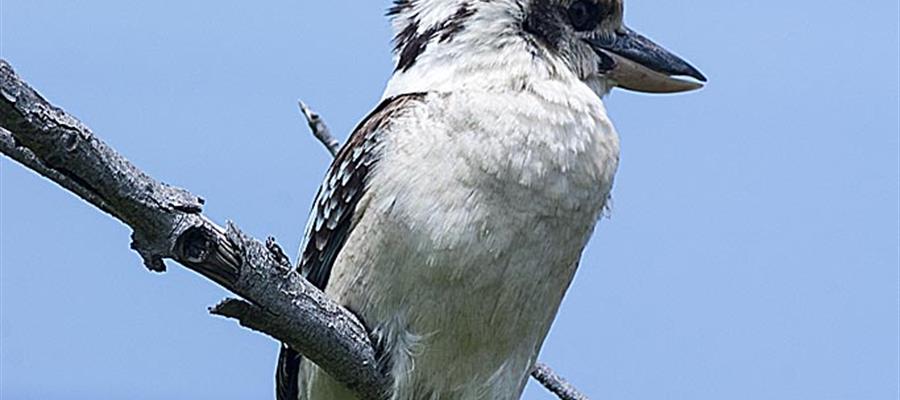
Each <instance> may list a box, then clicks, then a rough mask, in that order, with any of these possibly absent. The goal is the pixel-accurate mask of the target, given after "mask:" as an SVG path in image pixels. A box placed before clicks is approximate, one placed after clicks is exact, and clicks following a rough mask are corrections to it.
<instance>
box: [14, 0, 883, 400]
mask: <svg viewBox="0 0 900 400" xmlns="http://www.w3.org/2000/svg"><path fill="white" fill-rule="evenodd" d="M387 3H388V1H387V0H382V1H371V2H366V1H357V0H354V1H350V0H335V1H310V0H305V1H300V0H295V1H266V2H250V1H216V2H212V1H206V2H201V1H177V2H176V1H88V0H81V1H63V0H58V1H47V0H2V2H0V13H2V15H0V23H2V27H0V34H2V37H0V45H2V49H0V54H2V57H3V58H4V59H7V60H9V61H10V62H11V63H12V64H13V66H14V67H15V68H16V70H17V71H18V72H19V74H20V75H22V76H23V77H24V78H26V79H27V80H28V81H29V82H30V83H32V84H33V85H34V86H35V87H36V88H38V89H39V90H40V91H41V92H42V93H43V94H44V95H46V96H47V97H48V98H49V99H51V100H52V101H53V102H54V103H56V104H58V105H61V106H63V107H64V108H66V109H67V110H68V111H70V112H72V113H74V114H75V115H77V116H79V117H80V118H82V119H83V120H84V121H85V122H86V123H87V124H88V125H89V126H91V127H92V128H93V129H94V130H95V132H96V133H97V134H99V135H100V136H101V137H103V138H104V139H105V140H107V141H108V142H109V143H111V144H112V145H113V146H115V147H116V148H117V149H119V150H120V151H122V152H123V153H124V154H125V155H126V156H128V157H129V158H130V159H132V160H133V161H134V162H135V163H137V165H139V166H140V167H142V168H144V169H146V170H147V171H149V172H150V173H151V174H152V175H154V176H156V177H158V178H161V179H164V180H166V181H167V182H170V183H173V184H176V185H180V186H184V187H187V188H189V189H191V190H192V191H194V192H195V193H198V194H201V195H203V196H205V197H206V198H207V199H209V206H208V208H207V211H208V213H209V215H211V216H212V217H214V218H215V219H216V220H218V221H224V220H226V219H233V220H235V221H237V222H238V223H239V224H240V225H241V226H242V227H244V228H245V229H246V230H248V231H249V232H250V233H252V234H254V235H256V236H257V237H265V236H266V235H269V234H273V235H275V236H277V237H278V238H279V239H280V241H281V242H282V244H283V245H284V246H285V247H286V248H288V249H290V253H291V254H293V253H294V249H295V248H296V246H297V244H298V242H299V240H300V237H299V236H300V234H301V230H302V227H303V225H304V222H305V219H306V213H307V211H308V209H309V205H310V202H311V200H312V197H313V195H314V192H315V190H316V187H317V185H318V183H319V180H320V178H321V175H322V174H323V172H324V170H325V168H326V167H327V164H328V159H329V157H328V155H327V154H326V153H325V151H323V149H322V148H321V147H320V146H319V145H318V144H317V143H316V142H315V141H314V140H313V139H312V138H311V137H310V136H309V135H308V134H307V131H306V129H305V127H304V125H303V122H302V120H301V119H300V117H299V115H298V113H297V110H296V107H295V100H297V99H298V98H303V99H304V100H306V101H308V102H309V103H311V104H312V105H314V106H315V108H316V109H317V110H319V111H320V112H321V113H322V114H323V115H324V116H325V117H326V118H327V119H328V121H329V122H330V123H331V126H332V128H333V129H334V131H335V132H336V133H339V134H340V135H341V137H344V136H345V134H346V132H348V131H349V130H350V129H351V128H352V126H353V125H355V124H356V122H357V121H358V120H359V119H360V118H362V117H363V116H364V115H365V114H366V112H367V111H368V110H369V109H371V108H372V107H373V106H374V105H375V103H376V101H377V99H378V98H379V96H380V93H381V90H382V88H383V85H384V83H385V81H386V79H387V78H388V76H389V73H390V71H391V63H390V56H389V40H390V33H389V31H388V27H387V23H386V21H385V19H384V18H383V17H382V14H383V10H384V9H385V8H386V7H387V5H388V4H387ZM627 9H628V11H627V17H626V19H627V21H628V22H629V23H630V24H631V25H632V26H633V27H634V28H636V29H638V30H639V31H642V32H644V33H646V34H647V35H649V36H651V37H653V38H655V39H657V40H658V41H660V42H661V43H663V44H665V45H666V46H667V47H669V48H671V49H673V50H675V51H676V52H678V53H679V54H681V55H683V56H685V57H686V58H688V59H689V60H691V61H692V62H693V63H694V64H696V65H697V66H698V67H700V68H701V69H702V70H703V71H704V72H705V73H706V74H707V75H709V77H710V79H711V84H710V85H709V87H708V88H707V89H705V90H703V91H701V92H698V93H693V94H689V95H683V96H663V97H651V96H644V95H634V94H629V93H625V92H615V93H614V94H613V95H612V96H611V97H610V98H609V99H608V100H607V104H608V107H609V111H610V113H611V115H612V117H613V119H614V121H615V123H616V125H617V127H618V129H619V131H620V132H621V135H622V142H623V156H622V165H621V170H620V173H619V175H618V180H617V182H616V188H615V194H614V196H615V207H614V210H613V213H612V218H611V219H609V220H606V221H603V222H602V225H601V226H600V228H599V230H598V231H597V233H596V235H595V237H594V240H593V241H592V242H591V244H590V246H589V248H588V249H587V252H586V254H585V262H584V263H583V265H582V267H581V270H580V272H579V274H578V277H577V279H576V281H575V284H574V285H573V287H572V289H571V291H570V293H569V295H568V297H567V299H566V301H565V303H564V305H563V307H562V310H561V312H560V315H559V318H558V320H557V322H556V325H555V326H554V329H553V331H552V333H551V336H550V338H549V339H548V342H547V344H546V346H545V348H544V352H543V355H542V357H541V358H542V359H544V360H545V361H547V362H549V363H550V364H552V365H553V366H554V367H556V368H557V369H558V370H559V371H560V372H561V373H563V374H564V375H565V376H567V377H569V378H571V380H572V381H573V382H575V383H576V384H577V385H578V386H579V387H580V388H582V389H583V390H584V391H585V392H587V393H588V394H590V395H591V396H592V397H593V398H594V399H597V400H611V399H855V400H858V399H896V398H897V397H898V372H900V370H898V263H900V259H898V240H900V234H898V219H900V216H898V207H900V206H898V191H900V188H898V185H900V176H898V174H900V172H898V168H900V166H898V146H900V143H898V142H900V141H898V137H900V126H898V103H900V98H898V93H900V89H898V85H900V83H898V58H900V55H898V47H900V43H898V42H900V40H898V2H897V1H895V0H868V1H866V0H861V1H856V2H846V1H833V0H826V1H812V0H805V1H784V2H771V1H769V2H760V1H749V0H732V1H721V0H702V1H700V0H698V1H652V2H651V1H636V0H632V1H631V2H630V3H629V4H628V6H627ZM0 182H2V185H0V189H2V190H0V192H2V193H0V218H2V224H0V250H2V251H0V263H2V268H0V397H2V398H3V399H4V400H7V399H9V400H15V399H121V398H129V399H251V398H252V399H266V398H272V368H273V365H274V359H275V356H276V345H275V343H274V342H272V341H271V340H269V339H268V338H266V337H263V336H260V335H257V334H254V333H251V332H248V331H245V330H243V329H240V328H238V327H237V326H236V325H235V324H234V323H232V322H230V321H225V320H221V319H217V318H213V317H209V316H207V315H206V307H207V306H209V305H211V304H214V303H216V302H217V301H218V300H220V299H221V298H222V297H224V296H225V293H224V292H223V291H221V290H219V289H218V288H217V287H216V286H215V285H213V284H211V283H209V282H207V281H205V280H204V279H201V278H198V277H197V276H194V275H193V274H192V273H190V272H188V271H186V270H184V269H182V268H180V267H177V266H174V265H173V266H172V268H171V272H170V273H168V274H165V275H163V276H155V275H152V274H150V273H147V272H146V271H144V270H143V269H142V267H141V265H140V262H139V260H138V257H137V255H136V254H134V253H132V252H131V251H130V250H129V249H128V243H129V239H128V237H129V231H128V230H127V229H125V228H124V227H123V226H122V225H120V224H119V223H118V222H115V221H113V220H111V219H110V218H108V217H107V216H105V215H103V214H100V213H99V212H97V211H96V210H94V209H92V208H90V207H88V206H86V205H85V204H83V203H82V202H81V201H79V200H77V199H75V198H73V197H72V196H70V195H68V194H66V193H64V192H63V191H62V190H60V189H59V188H57V187H55V186H54V185H52V184H50V183H48V182H46V181H45V180H43V179H41V178H39V177H37V176H35V175H33V174H31V173H29V172H27V171H26V170H24V169H23V168H21V167H20V166H18V165H16V164H13V163H12V162H10V161H8V160H7V159H5V158H4V159H2V160H0ZM525 398H527V399H549V398H550V397H549V396H548V395H547V394H545V393H544V392H543V390H541V389H539V388H536V387H534V386H530V387H529V389H528V391H527V392H526V395H525Z"/></svg>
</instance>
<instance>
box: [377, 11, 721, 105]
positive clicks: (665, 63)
mask: <svg viewBox="0 0 900 400" xmlns="http://www.w3.org/2000/svg"><path fill="white" fill-rule="evenodd" d="M623 14H624V5H623V0H395V1H394V6H393V7H391V9H390V10H389V12H388V15H389V16H391V19H392V22H393V26H394V29H395V33H396V36H395V60H396V71H395V77H394V79H395V80H398V81H400V83H399V84H398V85H399V86H409V85H408V84H409V81H412V80H415V81H420V82H422V81H424V82H428V83H429V84H432V85H438V86H440V80H442V79H444V80H446V79H458V78H459V76H460V75H461V74H465V73H468V72H472V71H484V70H490V69H493V70H497V71H502V73H504V74H507V75H511V76H515V75H516V74H524V73H532V74H533V73H535V71H537V70H539V69H544V70H546V71H547V73H548V74H560V73H563V72H564V73H567V74H571V75H574V76H576V77H577V78H578V79H580V80H582V81H584V82H585V83H587V84H588V85H589V86H591V88H592V89H594V90H595V91H596V92H598V94H600V95H603V94H605V93H606V92H607V91H608V90H610V89H612V88H613V87H621V88H624V89H629V90H634V91H638V92H646V93H677V92H685V91H690V90H695V89H698V88H700V87H702V86H703V82H706V77H704V76H703V74H702V73H700V71H698V70H697V69H696V68H694V67H693V66H691V65H690V64H688V63H687V62H686V61H684V60H682V59H681V58H679V57H678V56H676V55H675V54H673V53H671V52H669V51H667V50H666V49H664V48H662V47H661V46H659V45H657V44H656V43H654V42H653V41H651V40H650V39H648V38H646V37H644V36H642V35H640V34H638V33H637V32H635V31H633V30H631V29H630V28H628V27H627V26H625V24H624V23H623ZM526 70H527V71H526ZM560 70H565V71H560ZM398 78H399V79H398ZM404 78H406V79H404Z"/></svg>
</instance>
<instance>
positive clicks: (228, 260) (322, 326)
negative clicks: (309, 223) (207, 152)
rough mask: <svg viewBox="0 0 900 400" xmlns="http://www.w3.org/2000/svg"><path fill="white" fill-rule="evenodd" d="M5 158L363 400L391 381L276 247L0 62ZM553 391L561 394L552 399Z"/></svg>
mask: <svg viewBox="0 0 900 400" xmlns="http://www.w3.org/2000/svg"><path fill="white" fill-rule="evenodd" d="M301 110H303V113H304V115H305V116H306V117H307V119H308V121H309V125H310V128H311V129H313V132H314V134H315V135H316V137H317V138H318V139H319V140H320V141H322V143H323V144H325V145H326V147H327V148H328V149H329V151H331V153H332V154H335V153H336V152H337V149H338V147H339V144H338V142H337V140H335V139H334V138H333V137H332V136H331V134H330V132H329V131H328V129H327V126H326V125H325V124H324V121H322V119H321V118H320V117H319V116H318V114H316V113H314V112H312V111H311V110H310V109H309V108H308V107H306V106H305V105H302V104H301ZM0 152H2V153H3V154H4V155H6V156H7V157H9V158H11V159H13V160H16V161H18V162H19V163H21V164H22V165H24V166H25V167H27V168H29V169H31V170H33V171H35V172H37V173H39V174H41V175H43V176H44V177H46V178H48V179H50V180H51V181H53V182H56V183H57V184H59V185H60V186H62V187H64V188H65V189H67V190H69V191H71V192H72V193H74V194H76V195H77V196H79V197H80V198H82V199H84V200H85V201H87V202H88V203H90V204H92V205H94V206H96V207H97V208H99V209H100V210H102V211H104V212H106V213H108V214H110V215H112V216H113V217H115V218H117V219H119V220H120V221H122V222H123V223H125V224H126V225H128V226H129V227H131V228H132V230H133V234H132V248H133V249H134V250H136V251H137V252H138V253H139V254H140V255H141V257H142V258H143V260H144V264H145V265H146V266H147V268H149V269H150V270H152V271H156V272H162V271H165V264H164V261H163V260H165V259H170V260H174V261H176V262H178V263H180V264H182V265H184V266H185V267H187V268H189V269H191V270H193V271H195V272H197V273H199V274H200V275H202V276H204V277H206V278H208V279H210V280H212V281H213V282H215V283H217V284H219V285H221V286H222V287H224V288H226V289H228V290H229V291H231V292H233V293H235V294H237V295H239V296H241V297H242V298H244V299H246V301H245V300H237V299H228V300H226V301H224V302H222V303H220V304H219V305H217V306H215V307H213V308H211V309H210V311H211V312H212V313H213V314H216V315H221V316H226V317H230V318H235V319H237V320H238V321H239V322H240V323H241V325H243V326H245V327H248V328H251V329H254V330H257V331H259V332H262V333H264V334H266V335H269V336H271V337H273V338H275V339H277V340H279V341H281V342H284V343H287V344H288V345H290V346H292V347H294V348H295V349H297V350H298V351H300V352H301V353H302V354H303V355H304V356H305V357H306V358H308V359H310V360H311V361H313V362H315V363H316V364H318V365H319V366H320V367H322V368H323V369H325V370H326V371H328V373H329V374H330V375H331V376H332V377H334V378H335V379H337V380H338V381H341V382H342V383H344V384H345V385H347V386H348V387H349V388H351V389H353V390H354V391H356V392H357V393H358V394H359V395H360V397H361V398H362V399H364V400H368V399H372V400H378V399H382V398H383V397H384V393H386V392H387V390H386V389H387V388H388V387H389V385H390V382H389V380H388V378H387V377H386V376H384V375H383V374H382V373H381V371H379V370H378V368H377V365H376V362H375V360H376V354H375V350H374V348H373V346H372V343H371V342H370V340H369V336H368V334H367V332H366V329H365V326H364V325H363V324H362V323H361V322H360V321H359V320H358V319H357V318H356V317H355V316H354V315H353V314H352V313H350V312H349V311H347V310H346V309H344V308H343V307H340V306H339V305H337V304H335V303H334V302H332V301H330V300H329V299H328V298H327V297H326V296H325V295H324V293H322V292H321V291H319V290H318V289H316V288H315V287H313V286H312V285H310V284H309V283H308V282H307V281H306V280H305V279H303V277H301V276H300V275H299V274H297V273H296V272H294V271H293V270H292V268H291V265H290V263H289V261H288V260H287V258H286V257H285V256H284V255H283V253H282V252H281V251H280V249H278V248H277V245H274V243H268V244H266V245H264V244H263V243H260V242H259V241H257V240H254V239H252V238H250V237H248V236H246V235H244V234H243V233H242V232H241V231H240V230H239V229H238V228H237V227H236V226H235V225H233V224H230V223H229V224H227V226H226V227H225V228H223V227H220V226H219V225H216V224H215V223H213V222H212V221H210V220H208V219H207V218H206V217H205V216H203V214H202V210H203V204H204V200H203V199H201V198H200V197H198V196H195V195H193V194H191V193H190V192H188V191H186V190H184V189H180V188H175V187H172V186H169V185H166V184H164V183H161V182H159V181H157V180H155V179H153V178H151V177H150V176H148V175H147V174H145V173H144V172H143V171H141V170H139V169H138V168H137V167H135V166H134V165H133V164H132V163H131V162H129V161H128V160H127V159H125V158H124V157H123V156H122V155H120V154H119V153H117V152H116V151H115V150H113V149H112V148H111V147H109V146H108V145H106V144H105V143H104V142H103V141H101V140H100V139H99V138H97V137H96V136H95V135H94V134H93V133H92V132H91V130H90V129H88V127H86V126H85V125H84V124H82V123H81V122H80V121H78V120H77V119H76V118H74V117H72V116H71V115H69V114H67V113H66V112H65V111H63V110H62V109H60V108H57V107H55V106H53V105H51V104H50V103H49V102H47V101H46V100H45V99H44V98H43V97H41V96H40V95H39V94H38V93H37V92H36V91H35V90H33V89H32V88H31V87H30V86H28V84H27V83H25V82H24V81H22V80H21V79H20V78H19V77H18V76H17V75H16V74H15V72H14V71H13V69H12V67H11V66H10V65H9V64H8V63H7V62H6V61H4V60H0ZM547 371H549V369H546V368H542V366H541V365H539V366H538V367H537V368H536V369H535V372H534V373H533V376H535V378H537V379H538V381H540V382H541V383H542V384H544V385H545V386H546V387H548V388H549V389H551V391H553V392H554V393H556V394H557V395H559V396H560V398H562V399H564V400H568V399H572V400H580V399H585V397H584V396H582V395H580V394H578V393H577V392H576V391H574V389H572V388H571V387H570V386H569V385H568V384H567V383H566V382H565V381H564V380H562V379H560V378H558V377H557V376H556V375H555V374H553V373H552V371H550V372H549V373H548V372H547ZM554 388H556V389H558V388H562V390H555V389H554Z"/></svg>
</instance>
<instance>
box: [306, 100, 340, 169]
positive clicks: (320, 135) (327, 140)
mask: <svg viewBox="0 0 900 400" xmlns="http://www.w3.org/2000/svg"><path fill="white" fill-rule="evenodd" d="M297 104H299V105H300V112H301V113H303V116H304V117H306V123H307V124H308V125H309V130H311V131H312V134H313V136H315V137H316V139H319V141H320V142H322V144H323V145H325V148H326V149H328V151H329V152H330V153H331V156H332V157H334V156H337V153H338V151H339V150H340V149H341V143H340V142H338V140H337V139H335V138H334V136H332V135H331V130H330V129H328V125H325V121H324V120H323V119H322V117H321V116H320V115H319V114H318V113H316V112H315V111H313V110H311V109H310V108H309V107H308V106H307V105H306V103H304V102H303V101H298V102H297Z"/></svg>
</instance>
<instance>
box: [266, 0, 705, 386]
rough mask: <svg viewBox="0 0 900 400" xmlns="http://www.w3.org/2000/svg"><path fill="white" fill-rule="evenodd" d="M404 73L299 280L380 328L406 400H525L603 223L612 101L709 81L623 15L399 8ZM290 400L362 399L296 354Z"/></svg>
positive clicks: (497, 5) (612, 160)
mask: <svg viewBox="0 0 900 400" xmlns="http://www.w3.org/2000/svg"><path fill="white" fill-rule="evenodd" d="M388 15H389V17H390V18H391V22H392V25H393V28H394V31H395V35H396V36H395V38H394V43H395V54H394V59H395V61H396V68H395V70H394V73H393V77H392V78H391V80H390V82H389V83H388V84H387V88H386V90H385V92H384V96H383V98H382V100H381V103H380V104H379V105H378V106H377V107H376V108H375V110H374V111H372V112H371V113H370V114H369V115H368V116H367V117H366V118H365V119H364V120H363V121H362V122H361V123H360V124H359V126H358V127H357V128H356V129H355V131H354V132H353V133H352V135H351V136H350V138H349V140H348V141H347V143H346V144H345V145H344V147H343V148H342V149H341V151H340V152H339V153H338V155H337V157H336V158H335V160H334V163H333V164H332V165H331V168H330V169H329V170H328V172H327V175H326V177H325V180H324V181H323V183H322V186H321V189H320V190H319V192H318V195H317V197H316V200H315V203H314V205H313V211H312V215H311V216H310V219H309V223H308V225H307V228H306V234H305V237H304V240H303V243H302V245H301V246H302V247H301V257H300V258H301V259H300V261H299V268H300V270H301V271H302V273H303V274H304V275H305V276H306V277H307V279H309V280H310V281H311V282H312V283H313V284H315V285H316V286H318V287H319V288H321V289H323V290H324V291H325V292H326V293H327V294H328V296H330V298H332V299H334V300H335V301H337V302H338V303H340V304H342V305H344V306H346V307H347V308H348V309H349V310H351V311H353V312H355V313H356V314H358V315H359V317H360V318H361V319H362V320H363V321H364V322H365V324H366V325H367V326H368V327H369V328H370V330H371V334H372V337H373V339H374V341H375V342H376V343H377V348H378V349H379V352H380V362H381V363H382V365H381V367H382V368H383V370H385V371H386V372H387V373H388V374H389V376H390V378H391V379H392V381H393V385H392V388H391V392H390V393H389V394H388V397H389V398H392V399H398V400H418V399H429V400H437V399H443V400H449V399H462V400H467V399H493V400H506V399H518V398H519V397H520V395H521V394H522V391H523V388H524V387H525V383H526V381H527V379H528V376H529V371H530V370H531V368H532V367H533V366H534V365H535V361H536V360H537V356H538V353H539V352H540V349H541V345H542V344H543V342H544V339H545V337H546V336H547V332H548V330H549V329H550V325H551V323H552V322H553V319H554V317H555V315H556V312H557V309H558V308H559V305H560V302H561V300H562V298H563V295H564V294H565V292H566V289H567V288H568V287H569V283H570V282H571V280H572V276H573V274H574V273H575V269H576V267H577V266H578V263H579V258H580V257H581V253H582V250H583V249H584V246H585V244H586V243H587V241H588V239H589V238H590V236H591V233H592V232H593V230H594V226H595V224H596V222H597V221H598V219H599V218H600V216H601V214H603V212H604V208H605V207H606V204H607V200H608V199H609V197H610V190H611V188H612V186H613V177H614V176H615V173H616V168H617V166H618V162H619V139H618V136H617V134H616V131H615V129H614V128H613V125H612V123H611V122H610V120H609V117H608V116H607V114H606V110H605V108H604V105H603V101H602V99H603V97H604V96H605V95H606V94H607V93H608V92H609V91H610V90H611V89H613V88H615V87H622V88H625V89H630V90H635V91H641V92H653V93H672V92H682V91H688V90H692V89H697V88H699V87H701V86H702V83H701V82H705V80H706V79H705V78H704V76H703V75H702V74H701V73H700V72H699V71H698V70H697V69H695V68H694V67H692V66H690V65H689V64H688V63H686V62H685V61H683V60H681V59H680V58H678V57H677V56H675V55H674V54H672V53H670V52H668V51H666V50H664V49H663V48H662V47H660V46H658V45H657V44H655V43H653V42H652V41H650V40H649V39H647V38H646V37H643V36H641V35H639V34H638V33H636V32H634V31H632V30H631V29H629V28H628V27H626V26H625V25H624V24H623V22H622V20H623V4H622V0H395V1H394V5H393V6H392V7H391V8H390V10H389V11H388ZM277 380H278V396H279V398H280V399H285V400H286V399H290V400H294V399H297V398H300V399H310V400H333V399H353V398H354V396H353V394H352V393H351V392H349V391H348V390H346V389H345V388H343V387H342V386H341V385H340V384H339V383H337V382H336V381H334V380H333V379H332V378H331V377H329V376H328V374H327V373H326V372H324V371H323V370H321V369H319V368H318V367H316V366H315V365H314V364H312V363H310V362H306V361H303V360H302V359H301V357H299V356H298V355H297V353H295V352H294V351H293V350H292V349H290V348H286V347H285V348H283V349H282V354H281V357H280V358H279V366H278V376H277Z"/></svg>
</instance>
